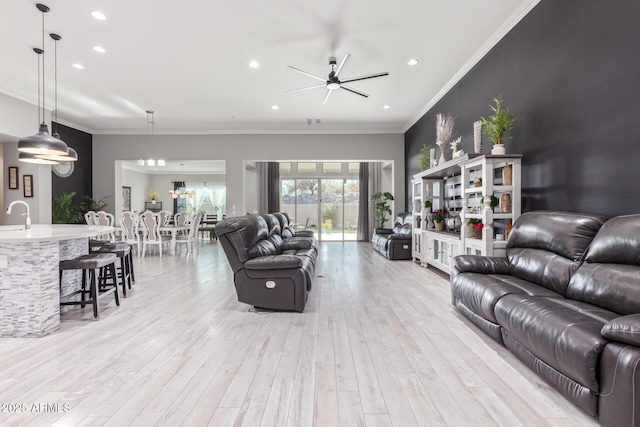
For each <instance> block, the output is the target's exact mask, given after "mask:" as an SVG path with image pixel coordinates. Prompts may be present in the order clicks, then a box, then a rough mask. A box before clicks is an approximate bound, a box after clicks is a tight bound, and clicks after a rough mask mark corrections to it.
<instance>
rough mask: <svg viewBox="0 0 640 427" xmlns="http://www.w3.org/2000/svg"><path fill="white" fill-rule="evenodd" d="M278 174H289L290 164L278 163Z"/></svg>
mask: <svg viewBox="0 0 640 427" xmlns="http://www.w3.org/2000/svg"><path fill="white" fill-rule="evenodd" d="M280 173H291V162H280Z"/></svg>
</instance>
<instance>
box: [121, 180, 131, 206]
mask: <svg viewBox="0 0 640 427" xmlns="http://www.w3.org/2000/svg"><path fill="white" fill-rule="evenodd" d="M122 210H123V211H130V210H131V187H125V186H122Z"/></svg>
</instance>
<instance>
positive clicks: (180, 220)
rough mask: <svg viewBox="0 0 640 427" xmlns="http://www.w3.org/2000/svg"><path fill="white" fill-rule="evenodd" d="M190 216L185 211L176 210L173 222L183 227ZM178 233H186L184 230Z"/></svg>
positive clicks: (187, 222)
mask: <svg viewBox="0 0 640 427" xmlns="http://www.w3.org/2000/svg"><path fill="white" fill-rule="evenodd" d="M190 219H191V216H190V215H189V214H188V213H187V212H184V211H183V212H178V213H177V214H175V215H174V216H173V224H174V225H175V226H176V227H184V226H185V225H188V224H189V221H190ZM180 234H187V233H185V232H182V231H181V232H180Z"/></svg>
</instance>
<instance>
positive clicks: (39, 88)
mask: <svg viewBox="0 0 640 427" xmlns="http://www.w3.org/2000/svg"><path fill="white" fill-rule="evenodd" d="M34 51H35V50H34ZM35 52H36V53H37V54H38V126H40V123H42V122H41V121H40V90H41V87H40V54H39V53H38V51H35Z"/></svg>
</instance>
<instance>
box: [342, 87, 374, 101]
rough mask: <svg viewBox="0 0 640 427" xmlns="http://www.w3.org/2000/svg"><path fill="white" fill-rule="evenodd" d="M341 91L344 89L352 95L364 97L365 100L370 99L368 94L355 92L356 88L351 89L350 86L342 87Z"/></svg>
mask: <svg viewBox="0 0 640 427" xmlns="http://www.w3.org/2000/svg"><path fill="white" fill-rule="evenodd" d="M340 89H344V90H346V91H349V92H351V93H355V94H356V95H360V96H364V97H365V98H368V97H369V95H367V94H366V93H364V92H360V91H359V90H355V89H354V88H352V87H349V86H345V85H340Z"/></svg>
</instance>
